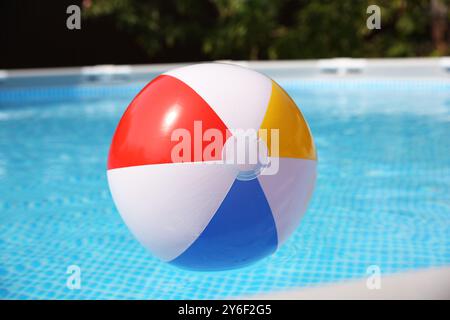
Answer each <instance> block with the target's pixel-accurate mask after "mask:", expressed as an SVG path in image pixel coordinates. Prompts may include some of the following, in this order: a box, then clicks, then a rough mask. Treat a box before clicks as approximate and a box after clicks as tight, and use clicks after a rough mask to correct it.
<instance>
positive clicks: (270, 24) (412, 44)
mask: <svg viewBox="0 0 450 320" xmlns="http://www.w3.org/2000/svg"><path fill="white" fill-rule="evenodd" d="M371 4H376V5H378V6H380V7H381V29H379V30H377V29H374V30H369V29H368V28H367V26H366V19H367V18H368V14H367V13H366V9H367V7H368V6H369V5H371ZM449 5H450V0H414V1H413V0H410V1H407V0H339V1H331V0H315V1H308V0H278V1H273V0H184V1H177V0H153V1H148V2H146V1H139V0H85V1H84V10H85V13H87V18H88V19H96V18H97V17H101V16H110V17H113V18H114V19H115V21H117V26H118V28H120V29H122V30H124V31H125V32H127V33H128V34H129V35H130V36H131V37H133V38H134V39H135V41H136V42H137V43H139V45H140V46H141V47H142V48H144V49H145V51H146V52H147V54H148V57H149V59H152V60H154V61H156V60H157V61H188V60H190V61H194V60H205V59H305V58H325V57H336V56H347V57H412V56H429V55H446V54H449V51H448V50H449V45H448V43H449V39H450V35H449V29H450V28H449V25H450V12H449Z"/></svg>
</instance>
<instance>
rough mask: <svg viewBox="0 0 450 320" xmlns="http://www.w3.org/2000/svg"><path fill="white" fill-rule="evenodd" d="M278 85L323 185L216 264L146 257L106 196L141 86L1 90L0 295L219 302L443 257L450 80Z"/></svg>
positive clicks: (448, 236) (448, 247)
mask: <svg viewBox="0 0 450 320" xmlns="http://www.w3.org/2000/svg"><path fill="white" fill-rule="evenodd" d="M280 83H281V85H282V86H284V87H285V88H286V89H287V91H288V92H289V93H290V94H291V95H292V97H293V98H294V100H295V101H296V102H297V104H298V105H299V106H300V107H301V108H302V111H303V113H304V115H305V117H306V119H307V120H308V123H309V125H310V127H311V130H312V132H313V134H314V137H315V142H316V146H317V150H318V157H319V168H318V173H319V175H318V181H317V187H316V190H315V193H314V195H313V198H312V200H311V203H310V206H309V209H308V212H307V214H306V216H305V218H304V220H303V221H302V223H301V225H300V227H299V228H298V229H297V231H296V232H295V234H294V235H293V236H292V237H291V238H290V239H289V240H288V242H287V243H286V244H285V245H284V246H283V247H282V248H281V249H280V250H279V251H277V252H276V253H275V254H274V255H273V256H271V257H269V258H266V259H264V260H262V261H261V262H259V263H257V264H255V265H253V266H250V267H247V268H243V269H239V270H234V271H224V272H210V273H205V272H202V273H199V272H190V271H185V270H180V269H177V268H175V267H173V266H171V265H168V264H165V263H162V262H160V261H158V260H157V259H156V258H154V257H152V256H151V255H150V254H148V253H147V252H146V250H145V249H144V248H143V247H142V246H141V245H139V244H138V242H137V241H136V240H135V239H134V238H133V237H132V235H131V234H130V232H129V231H128V230H127V228H126V226H125V225H124V223H123V222H122V220H121V218H120V216H119V214H118V213H117V211H116V209H115V207H114V204H113V202H112V199H111V196H110V194H109V190H108V185H107V181H106V159H107V152H108V148H109V144H110V141H111V137H112V134H113V132H114V129H115V127H116V125H117V122H118V120H119V118H120V116H121V115H122V113H123V111H124V108H126V106H127V105H128V103H129V101H130V100H131V99H132V98H133V97H134V95H135V94H136V93H137V92H138V91H139V90H140V88H142V86H143V85H144V83H142V82H130V83H124V84H114V85H113V84H112V85H104V86H102V85H78V86H75V85H68V86H65V85H61V86H57V87H54V86H52V87H50V86H49V87H45V86H44V87H43V86H40V87H39V88H27V89H20V88H13V89H7V88H4V89H0V222H1V225H0V298H1V299H39V298H40V299H208V298H209V299H216V298H226V297H240V296H249V295H253V294H257V293H265V292H272V291H281V290H286V289H290V288H296V287H305V286H313V285H321V284H325V283H330V282H336V281H343V280H347V279H355V278H365V277H366V276H367V274H366V271H367V269H368V267H369V266H372V265H376V266H378V267H379V268H380V269H381V272H382V273H383V274H391V273H396V272H402V271H406V270H412V269H419V268H427V267H432V266H443V265H449V264H450V192H449V191H450V143H449V137H450V85H449V83H448V82H445V83H443V82H440V81H425V82H424V81H422V80H409V81H399V80H370V79H366V80H357V81H353V80H351V81H344V80H330V81H326V80H322V79H314V80H304V79H285V80H282V81H280ZM71 265H76V266H79V267H80V269H81V288H80V289H79V290H71V289H69V288H68V286H67V285H66V281H67V279H68V276H69V275H68V274H67V273H66V271H67V268H68V267H69V266H71Z"/></svg>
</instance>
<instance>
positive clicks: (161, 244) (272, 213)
mask: <svg viewBox="0 0 450 320" xmlns="http://www.w3.org/2000/svg"><path fill="white" fill-rule="evenodd" d="M316 165H317V157H316V151H315V147H314V142H313V138H312V135H311V132H310V130H309V128H308V125H307V123H306V121H305V119H304V118H303V116H302V114H301V112H300V110H299V109H298V107H297V106H296V104H295V102H294V101H293V100H292V99H291V98H290V97H289V95H288V94H287V93H286V92H285V91H284V90H283V89H282V88H281V87H280V86H279V85H278V84H277V83H276V82H274V81H273V80H271V79H270V78H268V77H266V76H265V75H262V74H260V73H258V72H255V71H252V70H249V69H246V68H243V67H240V66H236V65H231V64H222V63H204V64H196V65H191V66H187V67H182V68H178V69H174V70H172V71H168V72H166V73H164V74H162V75H160V76H158V77H156V78H155V79H154V80H153V81H151V82H150V83H149V84H147V85H146V86H145V87H144V89H142V90H141V92H139V94H138V95H137V96H136V97H135V98H134V99H133V101H132V102H131V104H130V105H129V106H128V108H127V110H126V111H125V113H124V115H123V116H122V119H121V120H120V122H119V124H118V126H117V129H116V132H115V134H114V137H113V140H112V143H111V148H110V152H109V157H108V170H107V176H108V183H109V187H110V190H111V194H112V197H113V199H114V202H115V204H116V206H117V208H118V211H119V212H120V214H121V216H122V218H123V220H124V221H125V223H126V224H127V226H128V227H129V229H130V230H131V232H132V233H133V234H134V235H135V237H136V238H137V239H138V240H139V241H140V242H141V243H142V245H144V246H145V247H146V248H148V249H149V250H150V251H151V252H152V253H153V254H154V255H155V256H157V257H159V258H160V259H162V260H163V261H167V262H169V263H171V264H173V265H176V266H179V267H183V268H188V269H195V270H224V269H232V268H238V267H242V266H245V265H249V264H251V263H253V262H256V261H258V260H260V259H262V258H264V257H266V256H268V255H270V254H272V253H273V252H275V250H276V249H277V248H278V247H279V246H280V245H281V244H282V243H283V242H284V241H285V240H286V239H287V238H288V237H289V236H290V235H291V234H292V233H293V232H294V230H295V229H296V228H297V226H298V224H299V223H300V220H301V218H302V216H303V215H304V213H305V211H306V207H307V204H308V201H309V199H310V197H311V194H312V191H313V188H314V183H315V179H316Z"/></svg>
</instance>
